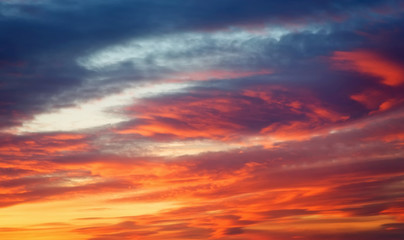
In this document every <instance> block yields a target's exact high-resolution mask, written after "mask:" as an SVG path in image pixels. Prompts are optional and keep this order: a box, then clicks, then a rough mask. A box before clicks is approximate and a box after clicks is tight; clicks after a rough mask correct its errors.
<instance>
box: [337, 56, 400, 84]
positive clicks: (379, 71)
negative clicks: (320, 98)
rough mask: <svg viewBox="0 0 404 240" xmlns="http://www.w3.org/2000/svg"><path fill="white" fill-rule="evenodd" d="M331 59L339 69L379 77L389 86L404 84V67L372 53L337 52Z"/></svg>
mask: <svg viewBox="0 0 404 240" xmlns="http://www.w3.org/2000/svg"><path fill="white" fill-rule="evenodd" d="M331 59H332V60H333V61H334V66H336V67H337V68H339V69H342V70H353V71H358V72H360V73H364V74H369V75H372V76H375V77H378V78H380V79H381V82H382V83H383V84H385V85H388V86H398V85H401V84H402V83H404V70H403V66H401V65H399V64H397V63H395V62H393V61H391V60H389V59H386V58H384V57H382V56H380V55H378V54H376V53H373V52H370V51H361V50H359V51H352V52H342V51H336V52H334V55H333V56H332V58H331Z"/></svg>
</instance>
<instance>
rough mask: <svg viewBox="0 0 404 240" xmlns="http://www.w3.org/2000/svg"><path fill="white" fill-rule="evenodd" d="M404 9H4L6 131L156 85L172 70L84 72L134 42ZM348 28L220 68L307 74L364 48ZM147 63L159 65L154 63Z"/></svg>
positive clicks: (289, 41) (72, 5)
mask: <svg viewBox="0 0 404 240" xmlns="http://www.w3.org/2000/svg"><path fill="white" fill-rule="evenodd" d="M397 4H398V3H397V2H396V1H387V2H386V1H376V0H375V1H348V0H345V1H338V3H336V2H335V1H320V2H319V1H305V2H296V1H282V2H273V1H262V0H254V1H249V2H246V1H241V0H236V1H229V0H223V1H196V0H192V1H169V2H167V1H157V0H156V1H146V0H138V1H126V0H119V1H108V2H100V1H85V2H83V1H73V0H71V1H69V0H66V1H39V2H36V3H31V2H27V1H21V2H19V3H16V2H14V3H13V2H2V3H0V7H1V8H2V11H1V12H0V31H1V32H2V33H4V34H2V35H1V36H0V46H1V47H0V75H1V80H0V106H1V110H0V127H7V126H12V125H18V124H21V122H23V121H25V120H26V119H29V118H30V117H31V116H32V115H33V114H36V113H40V112H43V111H48V110H51V109H55V108H59V107H62V106H68V105H71V104H75V103H77V102H78V101H80V100H83V99H90V98H94V97H100V96H103V95H105V94H107V93H110V92H117V91H119V90H120V89H122V88H123V87H124V86H126V85H125V84H124V83H125V82H127V80H128V79H129V80H130V81H136V80H142V79H145V78H146V77H147V76H148V77H149V79H150V74H151V75H156V74H157V75H158V74H162V73H164V70H165V69H161V68H154V69H153V68H151V71H150V69H149V71H148V72H147V73H145V72H142V69H139V67H137V66H132V65H131V64H130V63H128V64H125V63H122V64H121V66H120V67H118V68H117V69H115V71H109V72H103V73H102V74H103V76H104V77H105V76H106V77H107V79H108V80H107V81H104V82H102V83H91V84H88V81H87V79H88V78H91V77H94V76H99V75H100V74H99V73H96V72H93V71H90V70H87V69H84V68H83V67H82V66H79V65H78V64H77V61H76V60H77V58H78V57H82V56H86V55H88V54H91V53H94V52H96V51H97V50H99V49H103V48H104V47H107V46H110V45H113V44H119V43H124V42H125V41H127V40H129V39H141V38H145V37H156V36H163V35H164V34H169V33H181V32H189V31H205V30H209V29H218V28H226V27H230V26H248V25H254V24H262V23H269V24H271V23H272V24H279V23H281V24H289V23H296V22H297V23H299V22H301V21H302V20H304V23H310V22H315V23H318V22H322V21H323V22H331V23H333V24H334V23H335V18H336V17H338V16H341V17H344V16H348V18H354V17H355V13H357V12H369V11H370V10H371V9H377V8H378V7H379V6H385V5H387V6H391V7H395V6H397ZM330 16H331V17H330ZM320 20H321V21H320ZM340 25H345V23H344V22H343V23H341V24H340ZM333 28H335V27H332V28H331V29H333ZM340 28H341V29H342V30H341V31H339V30H338V31H337V32H331V33H327V32H318V33H310V32H300V33H291V34H289V35H287V36H284V37H283V38H282V39H281V40H280V41H279V42H276V41H275V42H274V41H273V40H267V41H266V40H264V41H262V40H257V42H255V43H254V42H250V43H249V44H251V46H253V45H254V44H257V46H256V48H255V50H256V53H257V55H255V56H252V58H250V59H248V61H225V62H220V65H221V66H227V67H239V66H241V65H242V66H244V68H261V67H266V66H276V67H281V68H282V67H284V68H285V70H287V68H288V67H290V66H293V67H294V68H296V69H298V67H299V66H301V67H302V68H304V67H305V60H306V59H311V58H313V57H314V56H317V55H327V54H329V53H330V52H332V50H334V49H337V50H341V49H346V48H347V46H350V47H352V46H357V45H358V43H360V42H361V41H360V38H359V37H358V36H357V35H356V34H354V33H353V32H352V31H353V29H352V28H351V29H348V30H346V29H343V28H342V27H340ZM265 41H266V42H265ZM347 44H348V45H347ZM212 49H213V50H215V46H214V45H211V46H209V42H206V43H205V47H203V48H202V49H200V51H202V52H205V53H206V51H207V52H209V51H210V50H212ZM191 50H193V51H194V50H195V49H191ZM219 50H220V51H228V50H229V49H228V50H226V49H224V50H223V49H219ZM215 51H217V49H216V50H215ZM220 51H219V52H220ZM194 53H196V52H194ZM190 54H191V53H190V52H185V53H181V56H180V57H182V58H185V59H186V56H187V55H188V56H189V55H190ZM177 57H178V56H177ZM147 60H148V61H149V63H151V65H153V56H150V58H148V59H147ZM298 60H300V61H298ZM308 69H310V68H308ZM171 70H172V69H171ZM146 75H147V76H146ZM299 75H300V73H299Z"/></svg>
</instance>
